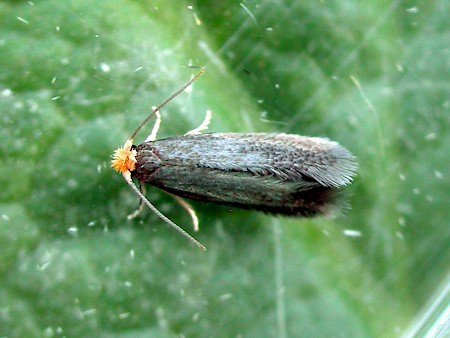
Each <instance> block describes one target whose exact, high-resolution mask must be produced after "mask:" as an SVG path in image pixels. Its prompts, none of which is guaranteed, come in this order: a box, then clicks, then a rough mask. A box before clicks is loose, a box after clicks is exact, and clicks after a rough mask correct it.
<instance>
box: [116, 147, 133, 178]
mask: <svg viewBox="0 0 450 338" xmlns="http://www.w3.org/2000/svg"><path fill="white" fill-rule="evenodd" d="M111 167H113V168H114V169H116V170H117V171H118V172H119V173H122V174H123V173H124V172H127V171H133V170H134V169H136V149H134V148H133V141H132V140H127V141H126V142H125V144H124V145H123V147H119V148H117V149H116V150H115V151H114V154H113V155H112V160H111Z"/></svg>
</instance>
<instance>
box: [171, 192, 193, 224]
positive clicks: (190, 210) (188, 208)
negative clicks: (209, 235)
mask: <svg viewBox="0 0 450 338" xmlns="http://www.w3.org/2000/svg"><path fill="white" fill-rule="evenodd" d="M168 194H169V195H171V196H172V197H173V198H175V199H176V200H177V202H178V203H179V204H180V205H181V206H182V207H183V208H184V210H186V211H187V212H188V214H189V216H191V219H192V226H193V228H194V231H198V229H199V227H198V217H197V214H196V213H195V210H194V208H192V206H191V205H190V204H189V203H188V202H186V201H185V200H184V199H182V198H181V197H180V196H177V195H174V194H171V193H170V192H168Z"/></svg>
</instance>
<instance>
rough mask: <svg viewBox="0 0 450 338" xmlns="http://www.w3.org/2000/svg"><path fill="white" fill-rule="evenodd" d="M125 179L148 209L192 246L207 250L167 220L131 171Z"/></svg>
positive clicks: (125, 172) (125, 173)
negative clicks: (138, 184)
mask: <svg viewBox="0 0 450 338" xmlns="http://www.w3.org/2000/svg"><path fill="white" fill-rule="evenodd" d="M122 175H123V177H124V178H125V181H126V182H127V183H128V185H129V186H130V187H131V189H133V190H134V192H135V193H136V194H137V195H138V196H139V198H140V199H141V200H142V201H143V202H144V203H145V205H146V206H147V207H149V209H150V210H151V211H153V212H154V213H155V214H156V215H157V216H158V217H159V218H161V219H162V220H163V221H164V222H165V223H166V224H167V225H168V226H170V227H171V228H172V229H174V230H176V231H178V232H179V233H180V234H182V235H183V236H184V237H186V238H187V239H188V240H189V241H190V242H191V243H192V244H195V245H196V246H198V247H199V248H200V249H202V250H206V247H205V246H204V245H203V244H201V243H200V242H199V241H197V240H196V239H195V238H194V237H192V236H191V235H189V234H188V233H187V232H186V231H184V230H183V229H182V228H180V227H179V226H178V225H176V224H175V223H174V222H172V221H171V220H170V219H169V218H167V217H166V216H165V215H164V214H162V213H161V212H160V211H159V210H158V209H157V208H156V207H155V206H154V205H153V204H151V203H150V202H149V200H147V198H146V197H145V196H144V195H143V194H142V193H141V192H140V191H139V189H138V187H136V185H135V184H134V183H133V180H132V179H131V172H130V171H128V170H127V171H124V172H123V173H122Z"/></svg>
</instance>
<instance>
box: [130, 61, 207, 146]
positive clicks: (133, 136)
mask: <svg viewBox="0 0 450 338" xmlns="http://www.w3.org/2000/svg"><path fill="white" fill-rule="evenodd" d="M204 72H205V67H203V68H202V69H200V71H199V72H198V73H197V74H196V75H194V77H193V78H192V79H190V80H189V81H188V82H186V83H185V84H184V85H183V86H182V87H181V88H180V89H178V90H177V91H175V92H174V93H173V94H172V95H170V96H169V97H168V98H167V99H165V100H164V101H163V102H162V103H161V104H160V105H159V106H156V108H154V109H153V110H152V112H151V113H150V114H149V115H148V116H147V117H146V118H145V119H144V120H143V121H142V122H141V124H140V125H139V126H138V127H137V128H136V130H135V131H134V132H133V134H131V137H130V138H129V140H133V139H134V138H135V136H136V135H137V133H138V132H139V131H140V130H141V128H142V127H143V126H144V125H145V124H146V123H147V122H148V121H149V120H150V119H151V118H152V117H153V115H155V114H156V112H158V111H159V110H160V109H161V108H162V107H164V106H165V105H166V104H168V103H169V102H170V101H172V100H173V99H174V98H175V97H177V96H178V95H180V93H181V92H183V90H185V89H186V88H187V87H189V86H190V85H191V84H192V83H193V82H195V81H196V80H197V79H198V78H199V77H200V76H201V75H202V74H203V73H204Z"/></svg>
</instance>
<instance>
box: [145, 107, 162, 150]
mask: <svg viewBox="0 0 450 338" xmlns="http://www.w3.org/2000/svg"><path fill="white" fill-rule="evenodd" d="M155 108H156V107H152V109H155ZM155 116H156V120H155V124H154V125H153V129H152V132H151V133H150V135H148V137H147V138H146V139H145V142H151V141H154V140H156V134H158V130H159V126H160V125H161V114H160V113H159V111H156V112H155Z"/></svg>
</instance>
